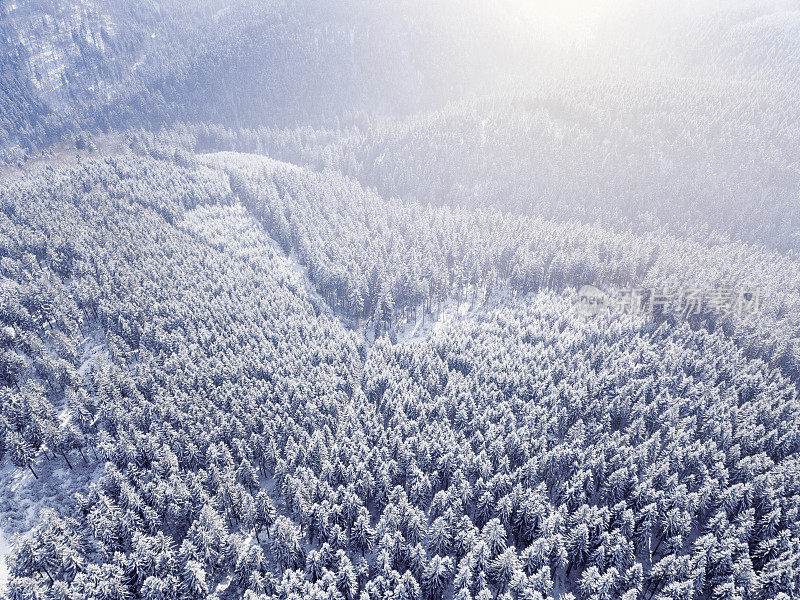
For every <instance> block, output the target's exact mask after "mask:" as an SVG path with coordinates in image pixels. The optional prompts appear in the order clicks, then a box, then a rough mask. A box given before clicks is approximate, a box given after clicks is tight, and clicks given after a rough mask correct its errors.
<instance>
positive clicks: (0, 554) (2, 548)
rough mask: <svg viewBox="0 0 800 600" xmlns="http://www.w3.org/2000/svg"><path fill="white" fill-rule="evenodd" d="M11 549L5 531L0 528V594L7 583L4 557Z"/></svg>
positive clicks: (6, 568) (4, 589)
mask: <svg viewBox="0 0 800 600" xmlns="http://www.w3.org/2000/svg"><path fill="white" fill-rule="evenodd" d="M10 551H11V546H10V544H9V541H8V538H6V535H5V533H4V532H3V530H2V529H0V596H2V595H3V594H4V593H5V591H6V584H7V583H8V565H6V557H7V556H8V553H9V552H10Z"/></svg>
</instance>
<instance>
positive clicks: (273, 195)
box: [161, 150, 800, 378]
mask: <svg viewBox="0 0 800 600" xmlns="http://www.w3.org/2000/svg"><path fill="white" fill-rule="evenodd" d="M161 152H162V153H164V154H168V152H167V151H166V150H162V151H161ZM203 161H204V162H207V163H208V164H212V165H218V166H221V167H222V168H223V169H225V170H226V171H227V172H228V173H229V174H230V176H231V185H232V187H233V190H234V192H235V193H236V194H237V195H238V197H239V199H240V200H241V201H242V202H243V203H244V204H245V206H246V207H247V208H248V210H250V211H251V213H252V214H254V215H255V216H256V217H257V218H258V219H259V220H260V221H261V222H262V223H263V224H264V225H265V226H266V228H267V230H268V231H269V232H270V235H271V236H272V237H273V238H275V239H276V240H277V241H278V242H279V243H280V244H281V245H282V247H283V249H284V250H285V251H286V252H287V253H293V254H294V255H295V256H296V257H297V259H298V260H299V262H300V263H301V264H302V265H304V266H305V267H306V268H307V270H308V274H309V277H310V279H311V281H312V282H313V283H314V285H315V287H316V288H317V290H318V291H319V292H320V294H322V295H323V297H325V298H326V300H327V302H328V303H329V305H330V306H332V307H334V308H335V309H337V310H338V312H339V313H340V314H343V315H346V316H348V317H350V318H352V319H369V320H371V323H372V324H373V325H376V326H377V328H378V331H381V330H391V329H392V327H393V326H394V324H395V323H396V322H397V321H398V319H400V318H403V317H407V316H409V315H412V314H413V315H414V316H416V314H415V313H416V311H421V312H422V314H423V315H425V314H426V313H430V312H437V311H438V310H439V307H440V303H441V302H442V301H444V300H446V299H447V298H454V299H456V300H457V301H459V302H460V301H461V300H465V299H466V300H470V301H476V300H477V301H479V302H482V301H484V300H485V299H487V298H488V297H489V296H490V295H492V294H495V295H497V294H498V293H500V294H503V293H511V294H512V295H526V294H530V293H534V292H537V291H539V290H542V289H550V290H556V291H561V290H564V289H566V288H570V287H573V288H576V289H577V288H579V287H581V286H582V285H584V284H593V285H599V286H604V287H606V288H609V289H615V288H616V289H618V288H625V287H631V286H633V287H642V286H645V287H646V286H649V287H651V288H655V289H664V288H667V289H672V290H674V291H676V292H678V291H680V290H686V289H689V288H692V287H700V288H702V289H705V290H713V289H722V288H725V287H734V288H745V287H746V288H760V291H761V292H762V293H763V296H764V297H763V303H762V306H761V309H760V310H759V312H758V313H757V314H755V315H748V316H746V317H745V318H741V316H737V315H735V314H717V313H715V312H714V311H713V310H709V309H708V307H706V308H704V309H703V311H702V313H701V314H700V315H698V316H695V317H692V321H693V322H694V323H695V324H696V325H698V326H704V327H707V328H710V329H714V328H716V327H721V328H723V329H724V330H725V331H726V332H727V333H729V334H731V335H733V336H734V338H736V339H737V340H738V341H739V342H740V343H741V344H742V345H743V346H744V347H745V348H747V349H748V351H749V352H750V353H751V355H752V356H760V357H762V358H764V359H765V360H768V361H770V362H771V363H773V364H775V365H777V366H779V367H780V368H782V369H784V371H785V372H786V373H787V374H789V375H790V376H791V377H793V378H797V377H798V376H800V346H798V339H800V338H799V337H798V336H799V335H800V295H799V294H798V293H797V292H796V290H797V289H798V285H800V267H799V266H798V264H797V262H796V261H795V260H792V259H791V258H787V257H784V256H782V255H780V254H777V253H775V252H770V251H767V250H765V249H763V248H758V247H753V246H750V245H747V244H743V243H741V242H733V241H730V240H729V239H728V238H727V236H718V235H714V234H710V235H708V236H707V237H706V239H705V240H703V241H702V242H700V241H695V240H687V239H681V238H678V237H675V236H673V235H670V234H669V233H668V232H667V231H665V230H664V229H663V228H662V229H655V230H652V231H648V232H645V233H640V234H634V233H632V232H616V231H613V230H610V229H608V228H604V227H600V226H597V225H586V224H582V223H580V222H575V221H566V222H559V221H551V220H546V219H542V218H539V217H533V216H526V215H518V214H513V213H503V212H501V211H499V210H496V209H492V208H487V209H483V210H467V209H463V208H457V207H452V208H451V207H446V206H445V207H434V206H430V205H427V206H422V205H420V204H419V203H408V202H403V201H399V200H396V199H385V198H382V197H381V196H379V195H378V194H377V193H375V192H374V191H372V190H369V189H365V188H363V187H362V186H361V185H360V184H359V183H357V182H356V181H354V180H352V179H350V178H347V177H344V176H342V175H340V174H338V173H335V172H330V171H325V172H323V173H315V172H311V171H308V170H305V169H300V168H297V167H292V166H291V165H286V164H283V163H279V162H276V161H273V160H271V159H264V158H259V157H256V156H249V155H236V154H228V153H222V154H219V155H211V156H210V157H208V158H205V159H203ZM758 274H761V276H759V275H758Z"/></svg>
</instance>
